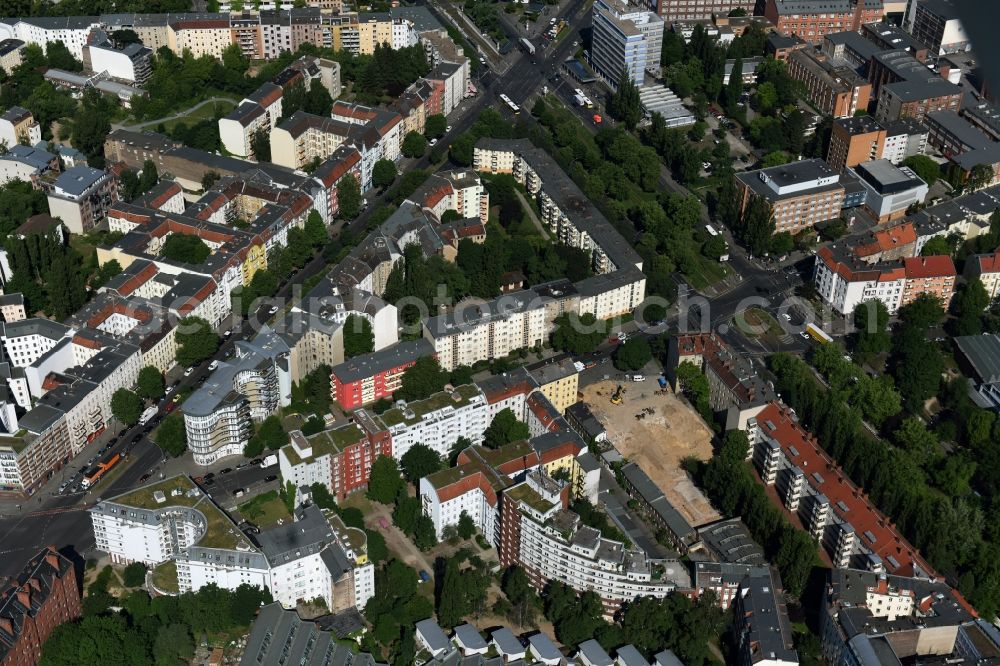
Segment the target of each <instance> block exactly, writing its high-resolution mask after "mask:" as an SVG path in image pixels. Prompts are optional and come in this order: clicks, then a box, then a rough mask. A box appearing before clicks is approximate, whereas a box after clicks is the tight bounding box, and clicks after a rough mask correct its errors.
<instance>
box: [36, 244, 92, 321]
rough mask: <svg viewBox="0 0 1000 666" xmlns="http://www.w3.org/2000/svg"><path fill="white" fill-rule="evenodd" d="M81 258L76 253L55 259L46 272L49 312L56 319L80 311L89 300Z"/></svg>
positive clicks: (45, 284) (45, 283)
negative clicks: (81, 271)
mask: <svg viewBox="0 0 1000 666" xmlns="http://www.w3.org/2000/svg"><path fill="white" fill-rule="evenodd" d="M79 260H80V258H79V255H77V254H76V253H74V252H70V253H65V254H63V255H62V256H61V257H60V258H58V259H55V260H54V261H53V262H52V264H51V266H50V267H49V269H48V270H47V271H46V273H45V276H44V279H43V282H44V286H45V294H46V296H47V297H48V303H49V305H48V308H47V311H48V312H49V313H50V314H51V315H53V316H54V317H55V318H56V319H64V318H66V317H68V316H70V315H71V314H73V313H74V312H76V311H77V310H79V309H80V306H82V305H83V304H84V303H85V302H86V300H87V291H86V288H85V287H84V284H85V281H84V280H83V279H82V278H81V276H80V270H79V264H78V263H77V262H79Z"/></svg>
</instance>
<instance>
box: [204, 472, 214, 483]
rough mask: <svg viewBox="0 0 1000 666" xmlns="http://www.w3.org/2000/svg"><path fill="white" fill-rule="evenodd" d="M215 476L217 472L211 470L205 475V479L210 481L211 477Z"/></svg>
mask: <svg viewBox="0 0 1000 666" xmlns="http://www.w3.org/2000/svg"><path fill="white" fill-rule="evenodd" d="M214 478H215V472H209V473H208V474H206V475H205V480H206V481H208V480H209V479H214Z"/></svg>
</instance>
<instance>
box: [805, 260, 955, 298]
mask: <svg viewBox="0 0 1000 666" xmlns="http://www.w3.org/2000/svg"><path fill="white" fill-rule="evenodd" d="M955 276H956V271H955V265H954V263H952V261H951V259H950V258H949V257H945V256H940V257H906V258H904V259H903V260H902V261H901V262H900V261H882V262H874V263H868V262H866V261H864V260H863V258H859V257H858V256H857V255H856V254H855V250H854V248H847V247H845V246H843V245H837V244H834V245H832V246H830V247H825V248H820V251H819V252H818V253H817V261H816V275H815V278H814V279H815V284H816V289H817V291H818V292H819V294H820V297H821V298H822V299H823V300H824V301H825V302H826V303H828V304H829V305H830V306H831V307H833V309H834V310H836V311H837V312H839V313H840V314H844V315H846V314H848V313H850V312H854V309H855V308H856V307H857V306H858V304H859V303H862V302H863V301H867V300H871V299H878V300H880V301H882V302H883V303H884V304H885V306H886V309H888V310H889V312H890V313H895V312H896V311H897V310H898V309H899V308H900V307H901V306H903V305H906V304H907V303H910V302H912V301H913V300H914V299H916V298H917V297H918V296H919V295H920V294H922V293H930V294H933V295H934V296H937V297H938V298H940V299H941V301H942V303H943V304H944V305H945V307H947V305H948V303H950V302H951V297H952V295H953V294H954V289H955Z"/></svg>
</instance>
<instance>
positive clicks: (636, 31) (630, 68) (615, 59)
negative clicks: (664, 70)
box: [590, 0, 663, 88]
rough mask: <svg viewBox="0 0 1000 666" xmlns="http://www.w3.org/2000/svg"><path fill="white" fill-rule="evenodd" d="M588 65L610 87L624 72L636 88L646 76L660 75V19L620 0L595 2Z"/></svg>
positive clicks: (614, 85)
mask: <svg viewBox="0 0 1000 666" xmlns="http://www.w3.org/2000/svg"><path fill="white" fill-rule="evenodd" d="M592 28H593V42H592V46H591V51H590V64H591V65H592V66H593V67H594V71H595V72H597V74H598V75H600V76H601V78H603V79H604V80H606V81H607V82H608V83H609V84H610V85H611V86H612V87H613V88H617V87H618V79H619V77H620V76H621V75H622V71H623V70H624V71H625V72H626V73H627V75H628V77H629V78H630V79H631V80H632V82H633V83H634V84H635V85H636V86H640V87H641V86H642V84H643V80H644V78H645V73H646V72H647V71H650V72H657V73H658V72H659V70H660V47H661V44H662V43H663V19H661V18H660V17H659V16H657V15H656V14H655V13H654V12H651V11H648V10H646V9H644V8H643V9H640V8H638V7H633V6H630V5H628V4H627V2H624V1H623V0H597V4H595V5H594V19H593V24H592Z"/></svg>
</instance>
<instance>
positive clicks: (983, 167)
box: [965, 164, 993, 192]
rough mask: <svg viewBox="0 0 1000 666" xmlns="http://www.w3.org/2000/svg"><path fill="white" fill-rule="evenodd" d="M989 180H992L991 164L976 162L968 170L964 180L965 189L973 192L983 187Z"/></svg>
mask: <svg viewBox="0 0 1000 666" xmlns="http://www.w3.org/2000/svg"><path fill="white" fill-rule="evenodd" d="M991 182H993V165H992V164H977V165H976V166H974V167H972V170H971V171H970V172H969V177H968V179H967V180H966V181H965V189H966V190H967V191H969V192H974V191H976V190H981V189H983V188H984V187H986V186H987V185H989V184H990V183H991Z"/></svg>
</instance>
